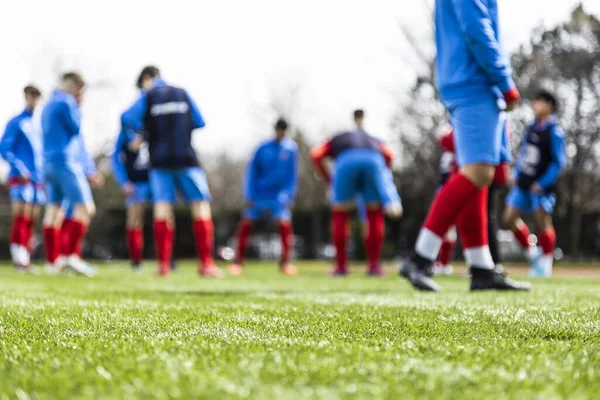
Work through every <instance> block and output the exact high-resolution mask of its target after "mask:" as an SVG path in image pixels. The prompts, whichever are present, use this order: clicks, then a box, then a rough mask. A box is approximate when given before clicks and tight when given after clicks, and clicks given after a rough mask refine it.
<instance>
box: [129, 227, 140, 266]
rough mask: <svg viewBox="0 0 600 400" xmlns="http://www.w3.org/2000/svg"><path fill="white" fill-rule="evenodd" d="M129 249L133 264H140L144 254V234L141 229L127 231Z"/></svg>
mask: <svg viewBox="0 0 600 400" xmlns="http://www.w3.org/2000/svg"><path fill="white" fill-rule="evenodd" d="M127 248H128V249H129V258H130V259H131V262H133V263H134V264H139V263H140V262H141V261H142V254H143V252H144V232H143V231H142V230H141V229H140V228H131V229H127Z"/></svg>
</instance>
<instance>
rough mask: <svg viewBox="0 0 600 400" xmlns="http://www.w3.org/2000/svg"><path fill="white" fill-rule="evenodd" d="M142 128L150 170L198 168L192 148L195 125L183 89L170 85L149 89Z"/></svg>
mask: <svg viewBox="0 0 600 400" xmlns="http://www.w3.org/2000/svg"><path fill="white" fill-rule="evenodd" d="M144 127H145V130H146V131H147V134H148V135H147V137H148V145H149V151H150V164H151V165H152V167H153V168H185V167H193V166H197V165H198V160H197V157H196V152H195V150H194V148H193V147H192V131H193V130H194V128H195V125H194V120H193V116H192V112H191V105H190V101H189V98H188V95H187V93H186V91H185V90H183V89H180V88H176V87H173V86H169V85H158V86H155V87H154V88H152V89H151V90H149V91H148V93H147V108H146V116H145V118H144Z"/></svg>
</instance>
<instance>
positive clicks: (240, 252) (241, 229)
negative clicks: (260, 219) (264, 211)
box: [235, 219, 252, 264]
mask: <svg viewBox="0 0 600 400" xmlns="http://www.w3.org/2000/svg"><path fill="white" fill-rule="evenodd" d="M250 232H252V221H250V220H248V219H242V220H241V221H240V225H239V226H238V231H237V239H238V242H237V251H236V252H235V261H236V263H238V264H243V263H244V255H245V253H246V248H247V247H248V239H249V238H250Z"/></svg>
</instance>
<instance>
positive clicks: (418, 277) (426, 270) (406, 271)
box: [400, 254, 441, 292]
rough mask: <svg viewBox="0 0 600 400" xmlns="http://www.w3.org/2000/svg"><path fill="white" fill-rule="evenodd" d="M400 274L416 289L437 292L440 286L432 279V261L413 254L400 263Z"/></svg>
mask: <svg viewBox="0 0 600 400" xmlns="http://www.w3.org/2000/svg"><path fill="white" fill-rule="evenodd" d="M400 276H402V277H404V278H406V279H408V281H409V282H410V284H411V285H412V286H413V287H414V288H415V289H417V290H422V291H425V292H439V291H440V290H441V288H440V286H439V285H438V284H437V283H435V281H434V280H433V278H432V276H433V263H432V262H431V261H429V260H426V259H424V258H423V257H420V256H419V255H417V254H415V255H413V256H412V257H411V258H409V259H408V260H406V262H405V263H404V265H402V269H401V270H400Z"/></svg>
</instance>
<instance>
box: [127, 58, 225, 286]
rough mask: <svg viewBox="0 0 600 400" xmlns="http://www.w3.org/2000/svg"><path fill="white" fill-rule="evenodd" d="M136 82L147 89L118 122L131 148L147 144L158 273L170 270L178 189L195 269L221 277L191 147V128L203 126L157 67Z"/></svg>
mask: <svg viewBox="0 0 600 400" xmlns="http://www.w3.org/2000/svg"><path fill="white" fill-rule="evenodd" d="M140 82H142V86H143V87H149V90H148V91H146V92H144V93H142V94H141V96H140V98H139V100H138V101H136V102H135V103H134V104H133V105H132V106H131V108H129V110H127V111H125V112H124V113H123V115H122V117H121V121H122V124H123V128H124V129H126V130H127V132H129V130H132V132H133V133H132V134H131V135H132V136H131V137H130V147H131V148H132V149H135V148H139V146H140V145H141V144H142V143H143V142H144V141H147V143H148V151H149V153H150V174H149V180H150V189H151V192H152V200H153V202H154V240H155V242H156V249H157V253H158V275H167V274H169V273H170V272H171V270H172V265H171V255H172V252H173V225H172V224H173V223H172V220H173V203H175V200H176V194H177V192H179V193H180V194H181V196H182V197H183V198H184V199H185V200H186V202H188V203H189V205H190V208H191V212H192V218H193V229H194V234H195V237H196V249H197V251H198V257H199V266H198V272H199V273H200V275H203V276H210V277H222V276H223V272H222V271H221V270H220V269H219V268H218V267H217V266H216V264H215V262H214V260H213V242H214V226H213V221H212V215H211V209H210V201H211V196H210V191H209V189H208V182H207V180H206V175H205V174H204V171H203V170H202V169H201V168H200V165H199V164H198V159H197V156H196V152H195V150H194V148H193V146H192V132H193V131H194V130H195V129H197V128H202V127H204V125H205V123H204V119H203V118H202V115H201V114H200V111H199V110H198V107H197V106H196V103H194V101H193V100H192V98H191V97H190V96H189V95H188V93H187V92H186V91H185V90H183V89H181V88H178V87H175V86H171V85H169V84H167V83H166V82H165V81H164V80H163V79H162V78H161V76H160V71H159V70H158V68H156V67H154V66H148V67H145V68H144V69H143V70H142V72H141V73H140Z"/></svg>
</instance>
